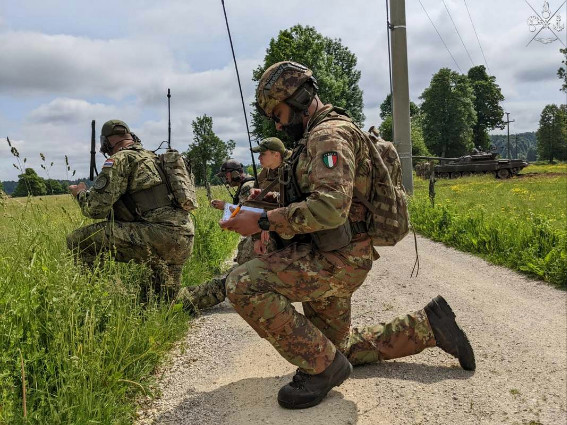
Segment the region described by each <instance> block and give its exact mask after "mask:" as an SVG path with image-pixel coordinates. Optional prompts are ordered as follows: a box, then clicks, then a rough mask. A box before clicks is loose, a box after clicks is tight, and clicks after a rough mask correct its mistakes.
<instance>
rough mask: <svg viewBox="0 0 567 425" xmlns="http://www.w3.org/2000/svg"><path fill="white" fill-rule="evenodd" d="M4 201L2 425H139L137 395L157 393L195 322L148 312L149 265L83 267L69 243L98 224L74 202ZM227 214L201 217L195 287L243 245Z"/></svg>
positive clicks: (0, 235) (0, 250)
mask: <svg viewBox="0 0 567 425" xmlns="http://www.w3.org/2000/svg"><path fill="white" fill-rule="evenodd" d="M216 195H217V196H220V195H222V192H220V189H218V188H217V190H216ZM222 197H226V194H225V196H222ZM199 198H200V199H199V200H200V204H201V205H207V200H206V199H204V193H203V192H201V191H200V192H199ZM0 202H1V203H0V217H1V219H0V242H1V243H0V424H6V425H7V424H9V425H14V424H24V423H25V424H38V425H39V424H41V425H45V424H50V425H54V424H128V423H131V421H132V418H133V414H134V410H135V404H134V398H135V396H136V395H137V394H139V393H148V392H150V393H151V391H152V380H151V372H152V371H153V370H154V369H155V367H156V365H157V364H158V363H159V362H160V361H161V360H162V359H163V356H164V355H165V353H166V352H167V351H168V350H169V349H170V348H171V345H172V344H173V343H174V342H175V341H176V340H178V339H179V338H180V336H181V335H183V334H184V332H185V331H186V330H187V328H188V319H189V316H188V315H187V314H186V313H185V312H183V311H182V309H181V308H180V307H181V306H180V305H170V304H165V303H162V304H160V303H159V302H157V301H155V300H153V301H151V302H149V303H147V304H146V305H141V304H140V302H139V297H138V295H139V288H140V285H142V284H143V283H144V282H145V281H147V279H148V277H149V270H148V269H147V268H146V267H144V266H141V265H135V264H119V263H115V262H113V261H106V262H105V263H104V266H102V267H101V268H98V269H96V270H94V271H90V270H88V269H86V268H84V267H81V266H79V265H76V264H75V262H74V260H73V258H72V257H71V256H70V254H69V252H67V250H66V247H65V236H66V234H68V233H70V232H71V231H72V230H74V229H75V228H77V227H79V226H82V225H86V224H89V223H90V222H91V220H88V219H85V218H83V217H82V216H81V214H80V211H79V208H78V206H77V205H76V204H75V203H74V201H73V200H72V199H71V197H70V196H69V195H61V196H51V197H41V198H33V199H22V198H19V199H7V200H2V201H0ZM220 214H221V213H220V211H216V210H213V209H212V208H208V207H205V208H200V209H198V210H197V211H196V212H195V227H196V238H195V247H194V255H193V257H192V259H191V261H189V262H188V263H187V264H186V265H185V268H184V282H185V283H186V284H195V283H198V282H200V281H202V280H204V279H206V278H207V277H208V276H211V275H213V274H215V273H218V272H219V271H220V267H221V266H220V265H221V264H223V262H224V260H225V259H226V258H227V257H228V256H229V255H230V254H231V253H232V251H233V250H234V248H235V246H236V243H237V241H238V235H236V234H235V233H232V232H224V231H221V230H220V228H219V227H218V224H217V222H218V220H219V218H220Z"/></svg>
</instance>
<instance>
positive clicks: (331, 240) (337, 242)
mask: <svg viewBox="0 0 567 425" xmlns="http://www.w3.org/2000/svg"><path fill="white" fill-rule="evenodd" d="M310 235H311V238H312V239H313V243H314V244H315V246H316V247H317V248H318V249H319V251H323V252H327V251H336V250H337V249H341V248H344V247H345V246H347V245H348V244H349V243H350V241H351V240H352V230H351V228H350V221H349V220H346V221H345V222H344V223H343V224H341V225H340V226H339V227H335V228H334V229H326V230H319V231H318V232H314V233H310Z"/></svg>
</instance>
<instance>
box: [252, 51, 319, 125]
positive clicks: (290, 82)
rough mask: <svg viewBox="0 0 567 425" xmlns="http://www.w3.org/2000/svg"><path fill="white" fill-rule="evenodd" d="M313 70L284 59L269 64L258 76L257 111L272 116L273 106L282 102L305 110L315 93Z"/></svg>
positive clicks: (316, 87)
mask: <svg viewBox="0 0 567 425" xmlns="http://www.w3.org/2000/svg"><path fill="white" fill-rule="evenodd" d="M317 90H318V86H317V80H316V79H315V77H313V72H312V71H311V70H310V69H309V68H307V67H306V66H304V65H301V64H299V63H297V62H291V61H284V62H278V63H275V64H273V65H272V66H270V67H269V68H268V69H266V71H264V73H263V74H262V77H260V81H259V82H258V87H257V89H256V107H257V108H258V111H259V112H260V113H261V114H262V115H265V116H267V117H268V118H271V117H272V111H273V110H274V108H275V106H276V105H277V104H278V103H280V102H284V101H285V103H287V104H288V105H289V106H290V107H292V108H293V109H294V110H296V111H299V112H303V111H305V110H306V109H307V108H308V107H309V105H310V104H311V101H312V100H313V98H314V97H315V95H316V94H317Z"/></svg>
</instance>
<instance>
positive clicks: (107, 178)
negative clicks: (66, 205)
mask: <svg viewBox="0 0 567 425" xmlns="http://www.w3.org/2000/svg"><path fill="white" fill-rule="evenodd" d="M100 138H101V149H100V151H101V152H102V153H103V154H105V156H108V157H107V158H106V160H105V162H104V164H103V166H102V170H101V172H100V174H99V175H98V176H97V178H96V179H95V181H94V183H93V186H92V187H91V188H90V189H87V187H86V185H85V184H84V183H82V182H81V183H79V184H78V185H71V186H69V190H70V192H71V194H72V195H73V196H74V197H75V199H76V200H77V202H78V204H79V206H80V208H81V211H82V213H83V215H85V216H86V217H89V218H94V219H104V220H103V221H99V222H96V223H94V224H91V225H89V226H85V227H81V228H80V229H77V230H75V231H74V232H73V233H71V234H70V235H68V236H67V246H68V248H69V249H71V250H73V251H74V252H75V253H76V255H77V256H78V257H79V258H80V259H81V260H82V261H83V262H85V263H86V264H89V265H92V264H93V263H94V262H95V260H96V259H97V258H99V254H101V253H103V252H109V253H111V254H112V256H113V257H114V259H115V260H116V261H120V262H129V261H135V262H137V263H144V264H147V265H148V266H149V267H150V268H151V270H152V285H151V287H152V290H153V291H154V292H156V293H160V294H161V295H163V296H165V297H168V298H173V297H174V296H175V294H176V292H177V291H178V289H179V287H180V284H181V271H182V268H183V264H184V263H185V261H186V260H187V259H188V258H189V256H190V255H191V251H192V248H193V236H194V234H195V232H194V228H193V223H192V221H191V218H190V216H189V213H188V212H187V211H185V210H183V209H181V208H179V207H177V206H175V205H174V204H173V203H172V201H171V198H170V196H168V195H169V192H168V189H167V187H166V183H165V182H164V181H163V180H164V179H163V178H162V171H160V169H158V165H157V161H156V155H155V154H154V153H153V152H151V151H148V150H146V149H144V148H143V147H142V143H141V141H140V139H138V138H137V137H136V135H135V134H133V133H132V132H131V131H130V128H129V127H128V125H127V124H126V123H125V122H123V121H120V120H110V121H107V122H106V123H104V125H103V126H102V129H101V136H100ZM145 289H146V290H148V289H150V287H148V288H145ZM145 295H147V294H145Z"/></svg>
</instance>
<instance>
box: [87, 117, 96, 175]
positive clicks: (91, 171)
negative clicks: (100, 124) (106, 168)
mask: <svg viewBox="0 0 567 425" xmlns="http://www.w3.org/2000/svg"><path fill="white" fill-rule="evenodd" d="M95 148H96V141H95V120H92V121H91V165H90V169H89V180H90V181H93V180H94V174H95V173H96V175H97V176H98V170H97V169H96V159H95V155H96V150H95Z"/></svg>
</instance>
